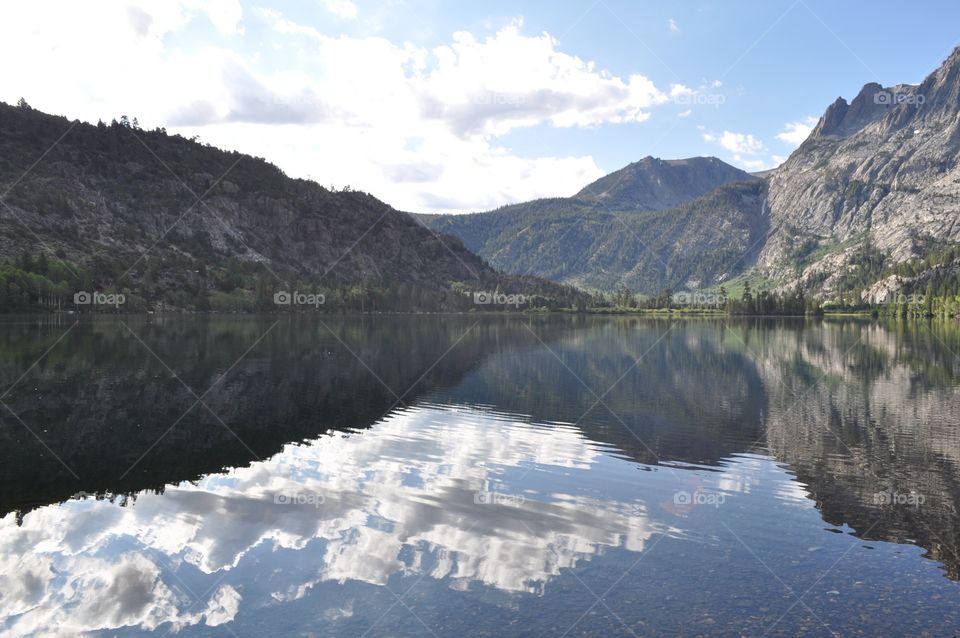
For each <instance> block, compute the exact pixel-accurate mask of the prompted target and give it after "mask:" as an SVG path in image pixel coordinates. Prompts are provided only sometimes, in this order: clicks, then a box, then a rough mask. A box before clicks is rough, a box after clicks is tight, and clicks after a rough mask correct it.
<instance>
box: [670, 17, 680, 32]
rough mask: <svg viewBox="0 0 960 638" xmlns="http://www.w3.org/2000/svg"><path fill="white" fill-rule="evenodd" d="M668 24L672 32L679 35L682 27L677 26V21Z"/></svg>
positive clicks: (671, 19) (671, 20) (672, 20)
mask: <svg viewBox="0 0 960 638" xmlns="http://www.w3.org/2000/svg"><path fill="white" fill-rule="evenodd" d="M667 24H668V25H669V26H670V31H672V32H673V33H678V32H679V31H680V26H679V25H678V24H677V21H676V20H674V19H673V18H670V19H669V20H667Z"/></svg>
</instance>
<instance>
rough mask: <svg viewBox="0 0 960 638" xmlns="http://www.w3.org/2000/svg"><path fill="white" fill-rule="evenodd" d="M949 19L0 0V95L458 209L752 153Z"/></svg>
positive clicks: (822, 0) (494, 0) (402, 2)
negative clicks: (625, 171) (667, 165)
mask: <svg viewBox="0 0 960 638" xmlns="http://www.w3.org/2000/svg"><path fill="white" fill-rule="evenodd" d="M958 24H960V3H957V2H956V1H955V0H944V1H924V0H920V1H916V2H912V3H909V4H908V5H907V4H904V3H902V2H892V1H886V0H878V1H872V2H866V1H864V2H859V1H853V0H850V1H837V0H784V1H780V0H755V1H754V0H749V1H748V0H742V1H735V0H715V1H707V0H687V1H685V2H667V1H663V2H652V1H639V0H632V1H631V0H623V1H620V0H586V1H584V2H572V1H571V2H563V3H560V2H555V1H553V2H549V1H544V2H534V1H523V0H512V1H510V2H504V1H500V0H489V1H485V2H474V3H468V2H459V1H453V0H448V1H444V2H441V1H439V0H383V1H380V2H373V1H367V0H299V1H272V0H253V1H251V2H247V1H243V0H210V1H209V2H206V1H202V0H162V1H157V2H147V1H144V0H101V1H98V2H85V3H81V2H47V1H44V0H37V1H32V2H28V3H4V4H3V5H2V6H0V56H2V59H3V60H5V62H4V64H3V65H2V66H0V100H2V101H4V102H8V103H13V102H15V101H16V100H17V99H19V98H20V97H23V98H25V99H26V100H27V102H28V103H30V104H31V105H32V106H33V107H34V108H38V109H40V110H43V111H47V112H51V113H57V114H62V115H66V116H67V117H69V118H71V119H73V118H79V119H81V120H84V121H88V122H96V121H97V120H98V119H103V120H104V121H108V122H109V121H110V120H111V119H113V118H119V117H120V116H121V115H127V116H129V117H130V118H131V119H132V118H133V117H136V118H137V119H138V121H139V123H140V125H141V126H142V127H143V128H148V129H150V128H154V127H164V128H166V129H167V130H168V131H169V132H171V133H180V134H182V135H185V136H188V137H189V136H194V135H198V136H200V139H201V140H202V141H204V142H206V143H209V144H212V145H214V146H218V147H221V148H226V149H231V150H238V151H241V152H244V153H248V154H251V155H255V156H259V157H263V158H266V159H267V160H269V161H271V162H273V163H274V164H276V165H278V166H279V167H280V168H281V169H283V170H284V171H285V172H286V173H287V174H289V175H291V176H294V177H303V178H309V179H313V180H316V181H317V182H319V183H321V184H323V185H325V186H332V187H336V188H343V187H345V186H350V187H351V188H353V189H358V190H363V191H367V192H370V193H372V194H373V195H375V196H376V197H378V198H380V199H382V200H384V201H386V202H388V203H390V204H391V205H393V206H395V207H396V208H399V209H401V210H407V211H411V212H447V213H463V212H473V211H479V210H489V209H492V208H495V207H497V206H500V205H504V204H508V203H513V202H518V201H524V200H529V199H534V198H537V197H556V196H568V195H571V194H573V193H575V192H576V191H578V190H580V188H582V187H583V186H585V185H586V184H588V183H589V182H591V181H593V180H594V179H597V178H598V177H601V176H602V175H604V174H607V173H609V172H612V171H614V170H617V169H619V168H621V167H623V166H625V165H626V164H629V163H630V162H633V161H636V160H639V159H641V158H643V157H646V156H648V155H652V156H654V157H660V158H663V159H673V158H682V157H691V156H697V155H705V156H711V155H712V156H716V157H719V158H720V159H722V160H724V161H726V162H729V163H731V164H733V165H735V166H738V167H740V168H743V169H745V170H750V171H757V170H763V169H767V168H772V167H774V166H776V165H778V164H779V163H781V162H782V161H783V160H784V159H785V158H786V157H788V156H789V154H790V153H791V152H792V151H793V150H794V149H795V148H796V147H797V146H798V145H799V144H800V143H801V142H802V141H803V139H804V138H805V137H806V134H807V133H808V132H809V130H810V128H811V127H812V126H813V125H814V124H815V123H816V120H817V119H818V118H819V117H820V115H821V114H822V113H823V110H824V109H825V108H826V107H827V106H828V105H829V104H830V103H831V102H833V101H834V100H835V99H836V98H837V97H840V96H843V97H845V98H847V99H848V100H849V99H851V98H852V97H853V96H854V95H856V93H857V92H858V90H859V89H860V87H861V86H863V84H865V83H867V82H871V81H874V82H879V83H881V84H883V85H884V86H889V85H892V84H898V83H917V82H920V81H921V80H922V79H923V78H924V77H925V76H926V75H927V74H929V73H930V72H931V71H933V70H934V69H935V68H936V67H937V66H938V65H939V64H940V63H941V62H942V60H943V59H944V58H946V57H947V55H949V53H950V52H951V51H952V50H953V48H954V47H956V46H958V45H960V30H958V29H957V28H956V27H957V25H958Z"/></svg>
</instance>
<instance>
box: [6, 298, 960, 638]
mask: <svg viewBox="0 0 960 638" xmlns="http://www.w3.org/2000/svg"><path fill="white" fill-rule="evenodd" d="M0 351H2V352H3V356H2V358H0V375H2V376H0V379H2V381H3V388H4V391H5V394H4V395H3V397H2V400H3V403H4V404H5V405H6V406H7V407H5V408H4V407H3V406H0V409H2V410H3V414H2V416H0V516H3V518H2V519H0V632H2V633H4V634H9V635H77V634H83V633H89V634H90V635H101V634H102V635H105V636H107V635H109V636H124V635H143V634H149V633H155V634H157V635H183V636H194V635H198V636H201V635H202V636H234V635H237V636H326V635H336V636H363V635H366V636H380V635H384V636H422V635H435V636H465V635H479V636H537V635H551V636H561V635H569V636H613V635H625V636H630V635H644V636H646V635H667V636H672V635H692V636H694V635H747V636H764V635H768V636H781V635H782V636H793V635H824V636H829V635H851V636H858V635H871V636H872V635H888V634H891V633H893V634H899V635H931V636H941V635H953V633H954V631H955V630H956V629H957V628H958V627H960V618H958V616H960V584H958V583H957V579H958V578H960V559H958V557H957V551H958V545H960V542H958V528H960V526H958V516H960V515H958V495H960V484H958V481H960V467H958V460H960V401H958V398H960V382H958V374H960V359H958V357H957V356H956V354H955V353H956V352H957V351H960V331H958V330H957V328H956V327H955V326H950V325H941V324H929V325H928V324H914V325H908V326H903V325H897V324H890V325H880V324H876V323H871V322H865V321H835V322H829V321H828V322H811V321H804V320H776V321H775V320H743V321H726V320H683V321H666V320H650V319H637V318H600V317H535V318H521V317H515V318H504V317H485V318H468V317H456V318H453V317H426V318H425V317H381V318H331V317H293V318H290V317H285V318H282V319H279V320H278V319H277V318H273V317H262V318H256V317H201V318H183V317H156V316H154V317H149V318H143V317H140V318H134V317H130V318H122V317H121V318H117V317H98V318H93V319H87V318H85V319H82V320H80V321H78V322H74V319H73V318H66V319H51V318H49V317H47V318H39V319H38V318H6V319H5V320H4V322H3V323H2V324H0Z"/></svg>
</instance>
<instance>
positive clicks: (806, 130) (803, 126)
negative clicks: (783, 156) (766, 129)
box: [776, 117, 817, 146]
mask: <svg viewBox="0 0 960 638" xmlns="http://www.w3.org/2000/svg"><path fill="white" fill-rule="evenodd" d="M816 125H817V118H815V117H805V118H803V120H801V121H799V122H787V123H786V124H785V125H784V131H783V132H782V133H777V135H776V138H777V139H778V140H780V141H781V142H786V143H787V144H789V145H791V146H800V145H801V144H803V141H804V140H805V139H807V137H808V136H809V135H810V131H812V130H813V127H814V126H816Z"/></svg>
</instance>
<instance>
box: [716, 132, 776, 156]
mask: <svg viewBox="0 0 960 638" xmlns="http://www.w3.org/2000/svg"><path fill="white" fill-rule="evenodd" d="M703 141H705V142H710V143H711V144H719V145H720V146H721V147H723V148H724V149H726V150H728V151H730V152H731V153H735V154H738V155H757V154H759V153H762V152H763V151H764V148H765V147H764V145H763V142H761V141H760V140H759V139H757V138H756V137H754V136H753V135H752V134H750V133H734V132H733V131H724V132H722V133H720V134H717V133H711V132H709V131H706V132H704V133H703Z"/></svg>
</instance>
